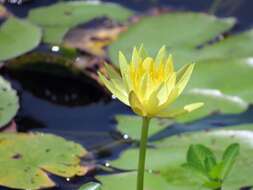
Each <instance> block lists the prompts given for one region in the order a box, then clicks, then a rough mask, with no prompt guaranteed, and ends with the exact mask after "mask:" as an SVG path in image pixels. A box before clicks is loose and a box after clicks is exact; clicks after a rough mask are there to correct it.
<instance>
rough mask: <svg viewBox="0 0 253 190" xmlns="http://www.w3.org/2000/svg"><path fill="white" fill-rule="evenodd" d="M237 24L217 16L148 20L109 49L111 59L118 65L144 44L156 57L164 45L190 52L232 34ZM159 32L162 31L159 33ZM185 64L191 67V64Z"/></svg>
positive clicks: (169, 16)
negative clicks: (120, 55) (121, 55)
mask: <svg viewBox="0 0 253 190" xmlns="http://www.w3.org/2000/svg"><path fill="white" fill-rule="evenodd" d="M234 24H235V20H234V19H232V18H227V19H218V18H216V17H214V16H208V15H206V14H202V13H191V12H187V13H184V12H182V13H180V12H175V13H169V14H164V15H161V16H156V17H146V18H143V19H142V20H141V21H140V22H137V23H136V24H134V25H133V26H130V27H129V29H128V30H127V32H125V33H122V34H121V35H120V36H119V39H118V40H117V41H115V42H114V43H113V44H112V45H111V46H110V47H109V56H110V58H111V59H112V61H113V63H114V64H116V65H117V63H118V51H119V50H121V51H123V52H124V53H126V55H127V57H130V55H131V53H132V48H133V47H134V46H136V45H140V44H142V43H143V44H144V45H145V48H146V50H147V52H149V53H150V54H151V55H152V56H154V55H155V54H156V53H157V51H158V50H159V48H160V47H161V46H162V45H166V46H167V47H168V50H169V51H172V53H174V52H175V51H176V50H178V49H179V50H180V48H184V49H187V51H189V50H191V49H195V48H196V47H197V46H199V45H202V44H203V43H205V42H208V41H210V40H212V39H213V38H214V37H216V36H218V35H219V34H221V33H223V32H225V31H228V30H229V29H231V28H232V27H233V26H234ZM158 28H159V30H157V29H158ZM179 31H180V32H179ZM174 58H175V59H176V60H175V61H176V63H178V62H177V57H175V56H174ZM187 61H188V62H191V61H194V60H191V59H190V60H187ZM183 64H187V62H186V63H183Z"/></svg>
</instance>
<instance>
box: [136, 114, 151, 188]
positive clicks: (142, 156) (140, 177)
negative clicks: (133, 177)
mask: <svg viewBox="0 0 253 190" xmlns="http://www.w3.org/2000/svg"><path fill="white" fill-rule="evenodd" d="M149 123H150V118H148V117H143V119H142V129H141V141H140V149H139V163H138V173H137V188H136V189H137V190H143V184H144V171H145V160H146V147H147V141H148V128H149Z"/></svg>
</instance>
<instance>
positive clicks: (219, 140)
mask: <svg viewBox="0 0 253 190" xmlns="http://www.w3.org/2000/svg"><path fill="white" fill-rule="evenodd" d="M252 131H253V125H252V124H248V125H241V126H235V127H229V128H223V129H217V130H210V131H205V132H192V133H185V134H182V135H177V136H172V137H170V138H166V139H163V140H161V141H159V142H157V143H154V145H156V148H153V149H148V153H147V163H146V169H147V170H153V171H154V172H155V173H156V172H158V173H160V175H161V176H162V177H163V178H164V179H165V180H166V181H167V183H168V185H167V187H168V188H167V189H182V190H191V189H192V190H193V189H201V190H204V188H202V187H201V184H202V183H203V180H201V178H198V177H196V175H195V174H193V173H192V171H191V170H187V169H186V168H184V167H182V164H184V163H185V161H186V152H187V149H188V147H189V145H190V144H192V143H194V144H198V143H201V144H203V145H205V146H207V147H210V148H211V149H212V150H214V152H215V154H216V155H217V156H218V158H220V157H221V156H222V153H223V151H224V149H225V148H226V147H227V146H228V145H229V144H231V143H239V144H240V147H241V151H240V155H239V157H238V160H237V162H236V163H235V167H234V168H233V170H232V172H231V174H230V175H229V176H228V178H227V180H226V181H225V182H224V189H225V190H238V189H239V188H241V187H244V186H252V185H253V183H252V177H251V176H252V175H253V173H252V172H253V170H252V168H251V167H249V166H251V165H252V163H253V159H252V158H251V156H249V155H250V153H251V152H252V140H253V136H252V134H253V132H252ZM137 159H138V150H137V149H130V150H127V151H126V152H124V153H123V154H122V156H121V157H120V158H119V159H118V160H115V161H112V162H111V165H112V166H115V167H118V168H122V169H135V168H136V167H137ZM245 176H248V177H245Z"/></svg>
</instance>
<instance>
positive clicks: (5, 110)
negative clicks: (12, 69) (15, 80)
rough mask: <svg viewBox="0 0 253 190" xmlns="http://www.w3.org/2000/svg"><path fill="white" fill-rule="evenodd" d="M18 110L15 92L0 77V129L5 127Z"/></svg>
mask: <svg viewBox="0 0 253 190" xmlns="http://www.w3.org/2000/svg"><path fill="white" fill-rule="evenodd" d="M18 109H19V99H18V96H17V92H16V91H15V90H14V89H12V88H11V85H10V83H9V82H8V81H6V80H5V79H4V78H2V77H1V76H0V128H1V127H4V126H5V125H7V124H8V123H9V122H10V121H11V120H12V119H13V118H14V116H15V115H16V113H17V111H18Z"/></svg>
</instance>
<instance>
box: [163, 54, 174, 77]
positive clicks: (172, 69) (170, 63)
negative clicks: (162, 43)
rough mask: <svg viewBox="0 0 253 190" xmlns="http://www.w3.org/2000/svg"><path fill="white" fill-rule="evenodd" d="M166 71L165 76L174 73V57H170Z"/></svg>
mask: <svg viewBox="0 0 253 190" xmlns="http://www.w3.org/2000/svg"><path fill="white" fill-rule="evenodd" d="M164 70H165V74H169V73H174V65H173V58H172V55H169V56H168V58H167V60H166V65H165V69H164Z"/></svg>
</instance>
